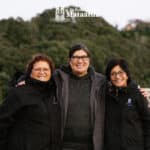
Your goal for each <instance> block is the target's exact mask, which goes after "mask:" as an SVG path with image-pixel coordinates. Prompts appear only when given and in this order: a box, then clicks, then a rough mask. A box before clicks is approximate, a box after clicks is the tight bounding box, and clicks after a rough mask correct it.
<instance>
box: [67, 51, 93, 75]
mask: <svg viewBox="0 0 150 150" xmlns="http://www.w3.org/2000/svg"><path fill="white" fill-rule="evenodd" d="M69 64H70V66H71V69H72V72H73V73H74V74H75V75H76V76H79V77H81V76H84V75H86V74H87V72H88V67H89V65H90V58H89V57H88V55H87V53H86V52H85V51H84V50H82V49H81V50H77V51H75V52H74V53H73V56H72V57H71V58H70V59H69Z"/></svg>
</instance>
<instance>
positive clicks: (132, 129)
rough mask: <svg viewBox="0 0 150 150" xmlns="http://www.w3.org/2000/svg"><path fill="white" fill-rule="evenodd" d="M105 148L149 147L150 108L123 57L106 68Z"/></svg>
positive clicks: (145, 149)
mask: <svg viewBox="0 0 150 150" xmlns="http://www.w3.org/2000/svg"><path fill="white" fill-rule="evenodd" d="M106 78H107V80H108V85H107V88H106V108H105V109H106V110H105V150H149V149H150V107H149V105H148V101H147V100H145V99H144V97H143V95H142V94H141V92H139V89H138V86H137V85H136V84H135V82H134V81H133V80H132V78H131V75H130V71H129V67H128V64H127V62H126V61H125V60H124V59H112V60H110V61H109V62H108V64H107V67H106Z"/></svg>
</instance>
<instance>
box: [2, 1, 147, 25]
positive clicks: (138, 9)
mask: <svg viewBox="0 0 150 150" xmlns="http://www.w3.org/2000/svg"><path fill="white" fill-rule="evenodd" d="M70 5H74V6H79V7H80V8H81V9H83V10H86V11H88V12H90V13H94V14H96V15H97V16H102V17H103V18H104V19H105V20H106V21H107V22H109V23H110V24H112V25H118V26H119V28H121V27H123V26H124V25H125V24H127V22H128V20H131V19H142V20H146V21H150V0H0V19H3V18H6V19H7V18H9V17H14V18H16V17H18V16H19V17H22V18H23V19H24V20H29V19H30V18H31V17H34V16H36V15H37V14H39V13H42V12H43V11H44V10H45V9H50V8H54V7H59V6H60V7H65V6H70Z"/></svg>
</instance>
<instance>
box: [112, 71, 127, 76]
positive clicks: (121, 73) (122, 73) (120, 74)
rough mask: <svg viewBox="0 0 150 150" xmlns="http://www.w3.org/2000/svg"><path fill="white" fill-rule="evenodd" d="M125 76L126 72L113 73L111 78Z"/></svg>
mask: <svg viewBox="0 0 150 150" xmlns="http://www.w3.org/2000/svg"><path fill="white" fill-rule="evenodd" d="M124 74H126V72H125V71H118V72H112V73H110V76H111V77H116V76H117V75H119V76H123V75H124Z"/></svg>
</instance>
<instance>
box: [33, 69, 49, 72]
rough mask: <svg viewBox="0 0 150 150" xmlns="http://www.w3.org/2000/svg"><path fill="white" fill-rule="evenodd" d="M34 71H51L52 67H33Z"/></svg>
mask: <svg viewBox="0 0 150 150" xmlns="http://www.w3.org/2000/svg"><path fill="white" fill-rule="evenodd" d="M32 70H33V71H36V72H42V71H43V72H49V71H50V69H49V68H33V69H32Z"/></svg>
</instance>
